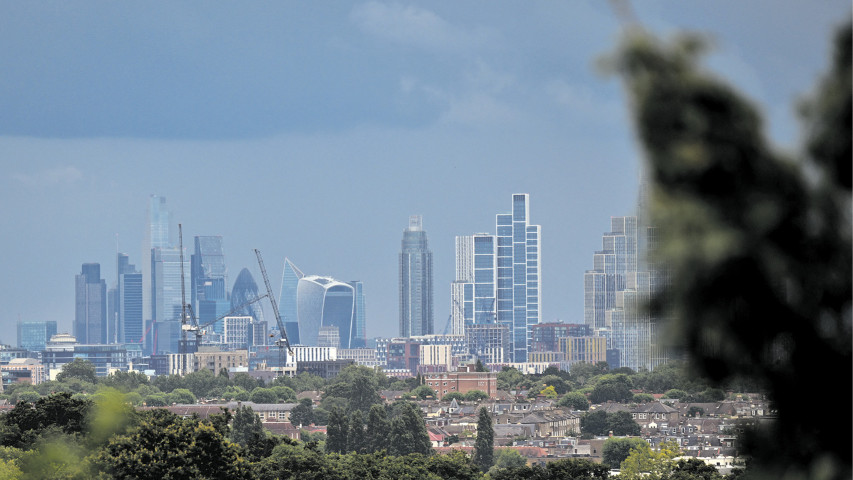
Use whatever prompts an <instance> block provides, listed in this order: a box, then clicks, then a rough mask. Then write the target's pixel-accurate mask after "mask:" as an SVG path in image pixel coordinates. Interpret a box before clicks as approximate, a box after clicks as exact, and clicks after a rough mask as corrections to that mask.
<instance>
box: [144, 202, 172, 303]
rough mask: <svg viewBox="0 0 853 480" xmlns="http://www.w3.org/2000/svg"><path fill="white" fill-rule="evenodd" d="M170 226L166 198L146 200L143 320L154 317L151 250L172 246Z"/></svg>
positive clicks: (152, 253)
mask: <svg viewBox="0 0 853 480" xmlns="http://www.w3.org/2000/svg"><path fill="white" fill-rule="evenodd" d="M170 225H171V213H170V212H169V210H167V208H166V197H161V196H158V195H151V196H150V197H149V198H148V223H147V225H146V235H145V241H144V245H143V247H142V278H143V279H144V281H145V282H146V283H145V286H144V287H143V289H142V308H143V311H142V316H143V319H145V320H151V319H154V315H155V313H154V306H153V305H155V303H156V302H155V300H154V299H153V295H154V294H155V293H154V285H153V282H154V275H153V274H154V270H153V268H152V265H153V262H152V260H153V255H154V252H153V250H154V249H155V248H169V247H171V246H172V244H171V242H170V235H169V227H170Z"/></svg>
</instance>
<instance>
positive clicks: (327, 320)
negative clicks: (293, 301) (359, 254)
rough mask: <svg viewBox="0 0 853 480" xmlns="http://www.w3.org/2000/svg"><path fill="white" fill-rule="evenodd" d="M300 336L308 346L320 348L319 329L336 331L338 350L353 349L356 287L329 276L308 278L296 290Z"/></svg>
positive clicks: (302, 280)
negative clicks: (338, 336) (327, 328)
mask: <svg viewBox="0 0 853 480" xmlns="http://www.w3.org/2000/svg"><path fill="white" fill-rule="evenodd" d="M297 290H298V292H297V302H298V307H297V308H298V312H299V336H300V340H301V343H302V344H303V345H307V346H312V347H313V346H317V345H319V336H320V327H326V326H333V327H337V328H338V333H339V335H340V342H341V348H352V344H353V334H354V333H355V330H356V329H355V328H354V327H355V316H356V304H357V302H356V299H355V288H353V286H352V285H350V284H348V283H343V282H340V281H338V280H335V279H334V278H331V277H321V276H318V275H309V276H306V277H302V278H301V279H300V280H299V285H298V287H297Z"/></svg>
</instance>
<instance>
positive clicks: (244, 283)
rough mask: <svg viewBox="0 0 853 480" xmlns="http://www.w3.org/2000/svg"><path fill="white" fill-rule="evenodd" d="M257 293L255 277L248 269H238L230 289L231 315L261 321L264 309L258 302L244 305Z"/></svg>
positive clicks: (255, 296)
mask: <svg viewBox="0 0 853 480" xmlns="http://www.w3.org/2000/svg"><path fill="white" fill-rule="evenodd" d="M258 295H259V293H258V284H257V283H255V279H254V278H253V277H252V274H251V272H249V269H248V268H244V269H243V270H240V274H239V275H237V280H236V281H235V282H234V288H232V289H231V310H232V315H233V316H235V317H237V316H247V317H252V318H253V319H254V320H255V323H260V322H263V321H264V310H263V306H262V305H261V303H260V302H254V303H251V304H249V305H245V304H246V303H248V302H250V301H251V300H254V299H256V298H258ZM238 307H240V308H238ZM226 313H227V312H226ZM279 313H280V312H279ZM288 339H289V338H288Z"/></svg>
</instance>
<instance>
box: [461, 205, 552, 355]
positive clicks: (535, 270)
mask: <svg viewBox="0 0 853 480" xmlns="http://www.w3.org/2000/svg"><path fill="white" fill-rule="evenodd" d="M495 223H496V230H497V234H496V235H490V234H477V235H472V236H461V237H456V281H454V283H453V284H452V286H451V318H452V319H453V321H452V324H453V333H455V334H462V333H464V327H465V326H467V325H472V324H474V325H484V324H494V323H497V324H501V325H504V326H506V327H507V329H508V331H509V342H510V345H509V348H508V350H509V356H510V358H511V359H512V361H514V362H526V361H527V353H528V351H529V349H530V344H531V341H532V336H531V335H532V334H531V330H530V327H531V326H532V325H536V324H538V323H540V321H541V309H542V295H541V259H540V253H541V252H540V246H541V245H540V242H541V227H540V226H539V225H532V224H531V223H530V198H529V195H528V194H526V193H521V194H514V195H513V196H512V210H511V213H507V214H498V215H497V216H496V222H495Z"/></svg>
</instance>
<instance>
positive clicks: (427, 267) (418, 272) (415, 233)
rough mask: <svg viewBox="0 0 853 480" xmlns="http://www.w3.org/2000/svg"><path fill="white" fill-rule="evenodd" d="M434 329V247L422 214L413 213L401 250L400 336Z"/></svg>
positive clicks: (405, 231) (427, 333)
mask: <svg viewBox="0 0 853 480" xmlns="http://www.w3.org/2000/svg"><path fill="white" fill-rule="evenodd" d="M432 333H433V290H432V251H431V250H430V249H429V244H428V243H427V235H426V232H425V231H424V229H423V217H421V216H420V215H412V216H411V217H409V226H408V228H406V229H405V230H404V231H403V240H402V246H401V251H400V336H402V337H409V336H412V335H429V334H432Z"/></svg>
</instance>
